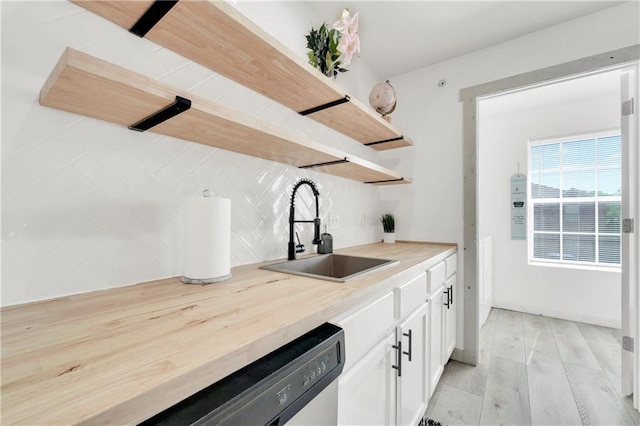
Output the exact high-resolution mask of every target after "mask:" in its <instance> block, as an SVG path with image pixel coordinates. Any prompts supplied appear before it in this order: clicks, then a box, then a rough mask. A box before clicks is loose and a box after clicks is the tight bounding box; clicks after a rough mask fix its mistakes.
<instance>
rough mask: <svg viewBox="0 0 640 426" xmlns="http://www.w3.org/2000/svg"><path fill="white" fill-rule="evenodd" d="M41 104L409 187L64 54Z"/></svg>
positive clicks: (343, 157)
mask: <svg viewBox="0 0 640 426" xmlns="http://www.w3.org/2000/svg"><path fill="white" fill-rule="evenodd" d="M40 104H41V105H45V106H48V107H52V108H57V109H61V110H64V111H69V112H73V113H76V114H81V115H86V116H89V117H93V118H98V119H101V120H105V121H110V122H112V123H117V124H121V125H123V126H128V127H129V128H132V130H142V128H144V127H147V126H148V125H149V124H151V125H152V127H150V128H149V131H150V132H154V133H159V134H162V135H167V136H172V137H175V138H180V139H185V140H189V141H192V142H197V143H201V144H205V145H210V146H214V147H217V148H222V149H226V150H229V151H234V152H239V153H242V154H247V155H251V156H254V157H259V158H264V159H266V160H272V161H276V162H279V163H284V164H289V165H292V166H295V167H301V168H313V169H314V170H316V171H319V172H323V173H327V174H331V175H335V176H341V177H344V178H347V179H352V180H356V181H360V182H364V183H372V184H376V185H388V184H399V183H411V179H408V178H403V177H402V176H400V175H399V174H397V173H396V172H394V171H392V170H389V169H386V168H384V167H381V166H379V165H377V164H374V163H371V162H369V161H366V160H363V159H361V158H357V157H353V156H351V155H348V154H346V153H344V152H342V151H340V150H337V149H334V148H331V147H328V146H325V145H323V144H319V143H317V142H314V141H311V140H309V139H307V138H304V137H302V136H298V135H295V134H293V133H291V132H287V131H285V130H283V129H280V128H278V127H276V126H273V125H271V124H268V123H264V122H261V121H259V120H257V119H255V118H253V117H250V116H247V115H245V114H241V113H239V112H237V111H233V110H230V109H228V108H226V107H223V106H221V105H218V104H215V103H213V102H211V101H209V100H206V99H203V98H199V97H196V96H193V95H191V94H190V93H188V92H184V91H181V90H178V89H175V88H172V87H170V86H168V85H165V84H163V83H160V82H158V81H156V80H153V79H151V78H149V77H146V76H144V75H142V74H138V73H136V72H133V71H130V70H127V69H124V68H122V67H119V66H117V65H113V64H111V63H109V62H106V61H103V60H101V59H98V58H95V57H92V56H90V55H87V54H86V53H82V52H79V51H77V50H74V49H71V48H67V49H66V50H65V51H64V53H63V54H62V57H61V58H60V60H59V61H58V63H57V64H56V66H55V68H54V69H53V71H52V72H51V75H49V78H48V79H47V81H46V82H45V84H44V86H43V87H42V89H41V91H40ZM168 106H169V108H167V107H168ZM171 108H173V110H171ZM159 111H161V113H158V112H159ZM172 114H173V115H172ZM162 115H167V116H168V118H167V117H162ZM158 117H160V118H158ZM145 119H149V120H150V121H151V122H152V123H145V122H144V121H145ZM156 119H158V120H160V122H159V123H154V122H153V121H154V120H156ZM156 121H157V120H156ZM139 127H140V128H139ZM328 163H329V164H328Z"/></svg>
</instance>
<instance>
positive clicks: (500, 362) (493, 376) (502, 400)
mask: <svg viewBox="0 0 640 426" xmlns="http://www.w3.org/2000/svg"><path fill="white" fill-rule="evenodd" d="M480 424H482V425H498V424H500V425H530V424H531V409H530V406H529V386H528V383H527V370H526V366H525V365H524V364H523V363H520V362H516V361H511V360H508V359H504V358H500V357H497V356H492V357H491V365H490V367H489V378H488V380H487V388H486V392H485V396H484V400H483V403H482V415H481V418H480Z"/></svg>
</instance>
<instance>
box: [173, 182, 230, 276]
mask: <svg viewBox="0 0 640 426" xmlns="http://www.w3.org/2000/svg"><path fill="white" fill-rule="evenodd" d="M206 195H208V191H205V194H204V195H203V196H201V197H189V198H187V200H186V203H185V211H184V271H183V277H182V282H185V283H188V284H209V283H215V282H220V281H224V280H226V279H229V278H231V268H230V263H231V200H229V199H227V198H214V197H208V196H206Z"/></svg>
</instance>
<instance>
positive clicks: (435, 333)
mask: <svg viewBox="0 0 640 426" xmlns="http://www.w3.org/2000/svg"><path fill="white" fill-rule="evenodd" d="M444 297H445V293H444V286H440V287H438V289H437V290H436V291H434V292H433V293H431V295H430V296H429V337H428V347H429V353H428V359H429V397H431V395H433V391H434V390H435V389H436V385H437V384H438V380H440V376H442V371H443V370H444V364H443V363H442V347H443V342H442V339H443V308H444V307H445V306H444Z"/></svg>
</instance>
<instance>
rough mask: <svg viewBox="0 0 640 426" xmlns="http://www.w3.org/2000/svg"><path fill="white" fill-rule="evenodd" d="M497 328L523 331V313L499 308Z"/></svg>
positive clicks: (516, 331)
mask: <svg viewBox="0 0 640 426" xmlns="http://www.w3.org/2000/svg"><path fill="white" fill-rule="evenodd" d="M496 330H504V331H513V332H515V333H518V332H520V333H522V313H521V312H515V311H507V310H505V309H499V310H498V314H497V318H496Z"/></svg>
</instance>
